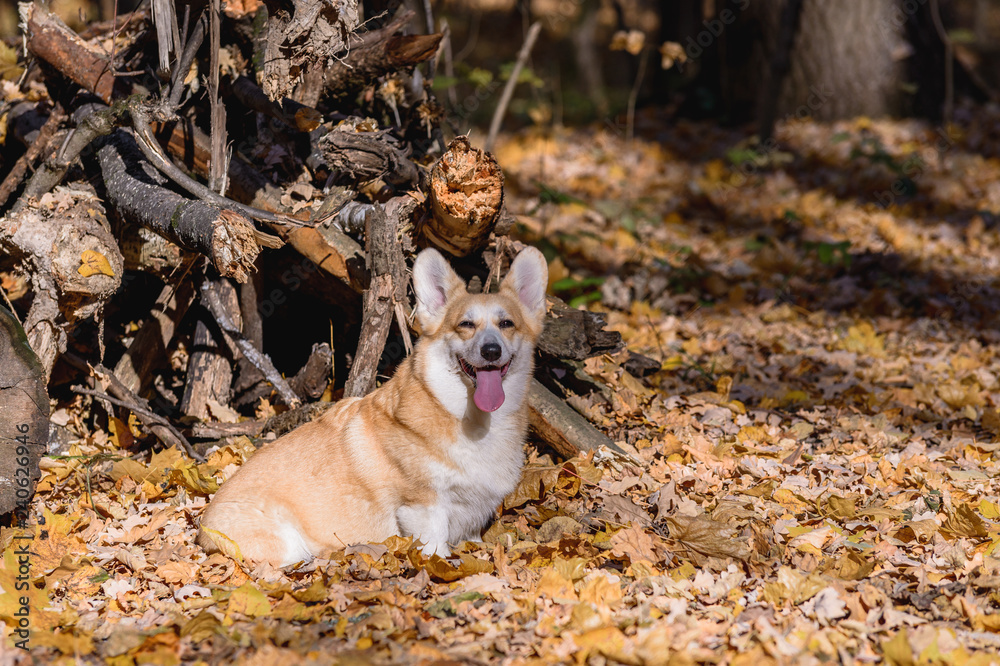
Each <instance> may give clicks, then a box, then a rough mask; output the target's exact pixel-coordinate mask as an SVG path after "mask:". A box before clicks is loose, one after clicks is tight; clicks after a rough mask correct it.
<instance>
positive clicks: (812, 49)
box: [733, 0, 907, 120]
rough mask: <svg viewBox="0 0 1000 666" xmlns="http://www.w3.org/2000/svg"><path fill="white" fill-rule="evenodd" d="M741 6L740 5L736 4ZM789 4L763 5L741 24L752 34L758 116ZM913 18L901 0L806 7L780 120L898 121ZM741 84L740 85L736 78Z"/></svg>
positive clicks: (771, 1) (819, 1) (824, 0)
mask: <svg viewBox="0 0 1000 666" xmlns="http://www.w3.org/2000/svg"><path fill="white" fill-rule="evenodd" d="M737 4H738V3H737ZM785 4H786V0H757V1H755V2H752V3H749V4H748V5H747V6H746V10H745V14H746V15H747V16H745V17H742V18H743V19H750V20H749V21H741V24H742V25H744V26H745V27H747V28H749V29H754V30H755V31H756V32H755V37H756V39H755V45H754V47H753V53H752V56H751V58H750V61H751V63H752V64H751V67H752V68H753V72H752V77H753V79H754V80H755V81H756V82H757V86H756V90H757V93H758V95H759V96H760V97H759V98H758V108H763V107H764V106H765V105H766V102H767V100H765V99H763V96H765V95H767V93H766V90H767V88H768V87H767V86H766V85H765V83H766V81H768V79H769V78H770V77H771V76H772V75H773V71H772V70H773V66H774V50H775V46H776V44H777V43H778V41H779V39H778V38H779V33H780V31H781V17H782V12H783V9H784V7H785ZM906 19H907V15H906V14H905V13H904V12H903V11H902V9H901V8H900V7H899V6H898V3H897V2H896V0H805V2H804V5H803V8H802V14H801V18H800V22H799V28H798V34H797V35H796V36H795V40H794V42H793V46H792V50H791V55H790V60H789V63H788V67H789V68H788V72H787V75H786V76H785V77H784V82H783V83H782V85H781V87H780V91H779V93H778V95H777V96H776V98H775V103H776V110H775V113H776V116H777V118H779V119H780V118H789V117H805V116H811V117H813V118H816V119H819V120H834V119H837V118H848V117H851V116H858V115H865V116H872V117H878V116H885V115H891V114H894V113H897V112H898V111H899V110H900V105H901V101H902V93H901V85H900V84H901V83H902V77H903V74H904V68H903V66H902V62H901V60H900V59H899V54H900V53H901V49H902V48H905V42H904V41H903V32H904V30H905V26H906ZM733 79H734V80H738V77H733Z"/></svg>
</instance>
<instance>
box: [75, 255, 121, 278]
mask: <svg viewBox="0 0 1000 666" xmlns="http://www.w3.org/2000/svg"><path fill="white" fill-rule="evenodd" d="M76 270H77V272H78V273H80V275H82V276H83V277H90V276H91V275H98V274H100V275H108V276H110V277H114V276H115V271H114V269H112V268H111V264H110V263H109V262H108V258H107V257H105V256H104V255H103V254H101V253H100V252H95V251H94V250H84V251H83V252H82V253H81V254H80V267H79V268H78V269H76Z"/></svg>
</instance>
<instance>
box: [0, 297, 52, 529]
mask: <svg viewBox="0 0 1000 666" xmlns="http://www.w3.org/2000/svg"><path fill="white" fill-rule="evenodd" d="M45 384H46V381H45V373H44V371H43V368H42V364H41V363H40V362H39V360H38V357H37V356H36V355H35V353H34V352H33V351H32V350H31V347H30V346H29V345H28V339H27V337H26V336H25V333H24V329H23V328H21V325H20V324H19V323H18V322H17V319H15V318H14V315H13V314H12V313H11V312H10V310H7V309H6V308H5V307H3V306H0V515H6V514H8V513H11V512H12V511H13V512H15V519H16V521H15V522H16V523H17V524H22V523H23V522H24V520H25V519H26V517H27V514H28V504H29V502H30V501H31V497H32V495H33V494H34V492H35V483H36V482H37V481H38V477H39V476H40V474H41V473H40V471H39V469H38V461H39V460H40V459H41V457H42V456H43V455H45V452H46V449H47V448H48V442H49V396H48V394H47V392H46V390H45Z"/></svg>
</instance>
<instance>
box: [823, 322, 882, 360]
mask: <svg viewBox="0 0 1000 666" xmlns="http://www.w3.org/2000/svg"><path fill="white" fill-rule="evenodd" d="M835 346H836V347H837V349H843V350H844V351H849V352H854V353H856V354H862V355H866V356H875V357H882V356H885V335H879V334H878V333H876V332H875V328H874V327H873V326H872V325H871V324H870V323H868V322H867V321H862V322H859V323H858V325H857V326H851V327H850V328H849V329H847V337H846V338H844V339H842V340H840V341H839V342H838V343H837V344H836V345H835Z"/></svg>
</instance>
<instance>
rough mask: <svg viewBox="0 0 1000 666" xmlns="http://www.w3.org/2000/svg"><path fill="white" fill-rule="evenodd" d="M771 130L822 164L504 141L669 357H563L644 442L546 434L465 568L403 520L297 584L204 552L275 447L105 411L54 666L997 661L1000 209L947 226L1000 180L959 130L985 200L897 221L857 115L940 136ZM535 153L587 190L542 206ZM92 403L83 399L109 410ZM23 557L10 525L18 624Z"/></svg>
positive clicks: (585, 140)
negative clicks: (197, 436)
mask: <svg viewBox="0 0 1000 666" xmlns="http://www.w3.org/2000/svg"><path fill="white" fill-rule="evenodd" d="M626 41H627V40H626ZM625 45H626V46H627V43H626V44H625ZM640 120H641V119H640ZM638 126H639V123H637V127H638ZM777 131H778V136H779V138H780V140H781V141H782V143H784V144H788V146H789V149H790V150H794V155H793V154H792V153H791V152H788V153H784V151H782V152H783V153H784V154H782V155H774V156H772V157H771V158H764V159H757V157H753V158H752V159H750V160H749V161H747V162H746V164H750V165H753V171H752V173H751V176H752V177H746V176H744V175H743V174H742V173H741V172H740V170H739V167H738V166H737V165H736V163H735V162H734V161H733V160H734V159H737V158H740V155H742V154H743V153H746V148H747V145H748V144H744V143H741V142H740V141H733V140H731V139H732V138H733V137H732V135H729V134H725V133H716V130H715V129H714V128H706V127H704V126H694V125H688V124H685V123H681V124H680V125H679V126H678V127H675V128H672V130H671V132H669V133H667V135H666V136H665V137H664V139H663V141H662V142H658V143H652V142H644V141H643V140H642V139H641V138H640V136H639V134H641V132H637V137H636V139H635V142H634V147H633V148H632V149H628V148H627V147H626V145H625V144H624V142H623V141H622V140H621V139H620V138H616V137H615V136H613V135H611V134H609V133H598V134H597V135H594V133H587V134H586V135H582V136H581V135H573V134H567V135H559V136H556V137H554V138H553V137H545V136H541V135H537V134H526V135H523V136H521V137H520V138H517V139H514V140H512V141H508V142H507V143H506V144H502V145H501V147H500V149H499V151H498V155H499V157H500V161H501V162H502V163H504V166H505V171H507V172H508V173H509V180H510V182H511V183H512V184H513V185H514V187H512V189H511V191H510V192H509V194H510V200H509V201H508V204H509V206H510V207H511V209H512V210H517V211H522V212H523V211H530V210H535V212H533V213H531V214H530V215H521V216H520V217H519V225H520V226H521V227H523V229H522V233H523V234H524V237H525V238H528V239H530V238H531V237H532V235H533V234H539V235H540V234H541V230H542V228H543V226H544V229H545V232H546V234H545V240H546V242H547V243H549V244H551V247H553V248H554V249H555V250H556V252H557V257H556V259H555V261H554V262H553V266H552V268H551V270H550V275H551V276H552V277H553V278H554V280H555V279H556V278H558V280H555V281H557V282H558V281H562V282H564V283H566V284H569V283H572V284H584V283H585V281H586V280H587V279H590V278H593V277H594V275H601V276H607V277H606V279H604V280H603V283H602V284H600V286H599V288H598V287H595V288H594V291H593V293H594V294H597V293H599V294H600V296H601V298H602V301H601V303H593V304H591V305H590V306H588V307H593V308H600V309H603V310H606V311H607V312H606V314H607V316H608V319H609V321H610V322H611V324H612V326H613V327H614V328H615V329H616V330H619V331H620V332H621V333H622V335H623V337H624V338H625V339H626V340H627V341H628V344H629V351H631V352H635V353H638V354H642V355H643V357H644V358H645V359H646V360H645V361H644V362H643V363H642V364H637V363H635V358H634V357H630V355H629V351H626V352H623V353H621V354H619V355H613V356H601V357H596V358H591V359H588V360H587V361H585V362H583V363H581V364H579V365H567V367H566V368H560V369H559V371H560V372H561V373H563V374H558V373H555V372H553V373H552V374H553V377H550V378H549V379H550V380H551V381H553V382H555V383H558V384H561V385H563V386H565V387H567V388H568V389H572V391H578V393H575V394H573V395H571V396H570V399H569V401H570V403H571V404H572V405H573V406H574V408H576V409H578V410H579V411H581V413H584V414H585V415H587V417H588V418H590V419H592V420H593V421H594V422H595V423H596V424H598V425H599V427H601V428H602V429H604V430H605V432H607V433H608V434H609V436H610V437H611V438H612V439H614V440H615V441H616V442H617V443H618V444H619V446H620V447H622V448H623V449H624V450H626V451H627V452H628V455H626V456H618V455H611V454H609V453H607V452H601V453H599V454H597V455H594V456H590V457H582V458H576V459H573V460H569V461H555V460H553V459H552V458H551V457H549V456H547V455H544V454H541V453H539V452H538V451H536V450H534V447H531V446H529V447H528V452H529V463H528V465H527V466H526V468H525V471H524V475H523V478H522V481H521V483H520V484H519V486H518V488H517V489H516V490H515V492H514V493H512V494H511V495H510V496H509V497H508V498H507V500H506V501H505V503H504V506H503V507H501V508H500V509H499V510H498V512H497V514H496V516H495V517H494V520H493V522H492V524H491V525H489V526H488V528H487V529H486V530H485V531H484V533H483V541H484V542H485V543H465V544H453V551H454V555H453V556H452V557H449V558H440V557H436V556H435V557H430V558H428V557H425V556H423V555H422V554H421V553H420V552H419V547H418V546H417V545H415V544H414V542H413V540H412V539H409V538H399V537H396V538H393V539H389V540H387V541H386V542H384V543H380V544H356V545H353V546H351V547H349V548H347V549H345V550H343V551H339V552H335V553H331V554H329V558H327V559H319V560H315V561H313V562H311V563H305V564H303V565H301V566H299V567H297V568H295V567H293V568H290V569H286V570H280V571H279V570H274V569H270V568H267V567H260V566H256V567H255V566H254V564H253V563H251V562H244V561H243V560H242V558H241V557H240V553H239V552H238V550H237V549H235V548H234V547H233V546H234V545H233V544H231V542H227V540H226V539H225V537H224V535H220V534H217V533H215V534H213V533H209V534H208V537H209V538H211V539H215V540H216V543H217V544H218V545H219V547H220V549H221V550H222V552H221V553H214V554H212V555H208V554H206V553H205V552H204V551H203V550H202V549H201V548H200V547H199V546H198V545H197V544H196V543H195V541H194V539H195V535H196V533H197V521H198V517H199V516H200V513H201V511H202V510H203V509H204V506H205V503H206V501H207V499H208V497H209V496H210V495H211V494H212V493H213V492H214V491H215V490H216V489H217V487H218V484H220V483H221V482H223V481H224V480H225V478H227V477H228V476H229V475H231V474H232V473H233V471H234V470H235V469H236V468H237V467H238V466H239V465H241V464H242V463H243V462H245V460H247V459H248V458H249V457H250V456H251V455H253V453H254V451H255V447H254V444H253V443H252V442H251V441H250V440H249V439H247V438H245V437H240V438H232V439H228V440H224V441H222V442H219V444H218V447H217V448H214V449H213V450H210V451H209V452H208V455H207V461H206V462H205V463H201V464H196V463H194V462H193V461H191V460H190V459H188V458H187V457H186V456H185V455H184V454H183V453H182V452H181V451H178V450H176V449H171V448H167V449H161V450H158V451H156V452H154V453H151V454H150V453H148V452H141V451H138V450H137V447H136V446H135V442H131V441H130V439H129V436H131V437H133V438H137V437H141V435H142V433H140V432H134V431H133V429H132V428H131V427H129V424H128V423H126V422H124V421H122V422H112V423H113V426H112V427H111V428H110V430H111V431H112V432H109V433H104V432H101V431H100V430H99V429H98V430H95V431H87V432H81V433H80V434H81V437H80V440H79V441H75V442H74V443H73V444H71V445H70V448H69V449H68V451H67V452H66V455H65V456H63V457H58V458H55V457H53V458H48V459H45V460H44V461H43V464H42V470H43V477H42V479H41V480H40V482H39V485H38V488H39V490H38V497H37V498H36V500H35V502H34V504H33V505H32V510H33V512H34V514H35V515H36V516H37V517H38V519H39V520H37V521H36V522H37V523H38V524H37V525H35V526H33V527H32V529H31V530H30V531H29V533H27V534H26V536H30V537H31V538H32V540H33V541H32V544H33V545H32V548H33V550H32V552H33V553H34V554H35V555H34V559H33V560H32V565H31V566H32V568H31V572H30V574H29V579H30V586H29V588H28V589H26V590H25V593H26V594H27V595H28V597H29V601H30V604H29V607H30V613H31V622H32V626H33V628H34V629H35V630H36V632H37V633H38V634H39V635H40V634H41V631H47V633H46V634H45V638H44V639H39V640H38V641H34V642H33V643H32V649H33V650H34V651H35V652H36V654H37V657H36V660H38V661H53V660H57V659H60V658H76V657H78V656H79V657H86V658H88V659H95V660H96V659H103V660H106V661H109V662H110V663H115V664H126V663H128V664H131V663H178V662H179V661H192V662H193V661H197V660H199V659H200V660H203V661H211V660H212V659H218V658H220V657H219V656H218V655H226V657H225V658H226V659H230V658H231V659H232V660H233V661H235V662H238V661H239V660H243V662H244V663H261V664H264V663H266V664H272V663H273V664H281V663H288V664H297V663H303V662H306V661H310V660H311V661H312V662H315V663H332V662H335V661H339V662H357V663H425V662H426V663H469V662H476V663H511V664H513V663H578V664H584V663H605V662H608V663H625V664H667V663H731V664H751V665H752V666H760V665H762V664H767V663H798V662H800V661H801V662H809V663H811V662H817V663H832V662H841V663H851V662H859V663H860V662H865V663H867V662H877V661H878V660H879V659H882V660H883V661H885V662H886V663H895V664H921V663H943V664H977V663H989V662H990V661H991V660H995V654H996V653H997V651H998V649H1000V640H998V638H997V636H1000V619H998V618H1000V596H998V595H997V590H998V589H1000V558H998V557H997V549H998V548H1000V499H998V497H1000V443H998V436H1000V411H998V408H1000V379H998V378H1000V354H998V353H997V351H996V345H995V342H996V341H995V339H994V338H995V335H993V333H992V332H991V331H994V330H995V329H996V328H997V324H1000V322H997V317H996V316H995V313H996V312H998V311H1000V307H998V306H997V303H998V302H1000V298H997V297H996V295H995V294H993V292H991V291H989V290H990V289H992V287H991V285H992V282H991V281H995V280H996V276H995V272H996V271H995V270H994V269H993V268H991V267H992V266H993V265H994V263H990V262H994V261H995V260H994V258H993V257H994V256H995V251H996V248H998V247H1000V227H997V225H995V224H993V223H992V222H990V223H985V222H982V220H981V221H980V223H979V224H975V223H970V224H969V225H968V226H969V228H970V229H975V233H964V232H963V233H955V231H954V229H951V228H950V226H949V225H950V222H949V223H946V222H943V221H942V217H941V216H943V215H947V213H946V212H942V211H945V210H947V206H948V205H954V206H957V208H956V210H966V209H969V210H972V209H973V208H974V209H975V210H994V209H995V207H996V206H995V202H992V200H988V199H987V197H986V195H980V194H976V193H977V192H987V191H988V190H989V188H992V187H994V186H993V183H995V182H1000V167H998V166H997V165H995V164H993V163H992V162H990V161H988V160H983V159H980V158H979V157H978V156H972V155H965V154H964V153H962V151H961V150H959V149H957V148H956V152H955V153H953V154H952V157H954V158H956V159H957V158H961V159H963V160H968V164H967V167H968V168H965V167H963V169H964V171H963V173H962V175H961V176H960V177H959V176H957V175H956V173H957V171H955V170H950V169H949V167H948V166H947V165H948V163H949V160H950V159H951V157H949V158H947V159H944V160H941V164H942V166H940V167H939V166H936V165H935V166H933V167H930V168H932V170H933V178H932V177H931V174H930V173H929V174H928V176H927V178H928V180H927V181H926V182H928V183H930V181H931V180H934V181H935V182H938V181H941V182H951V183H952V185H954V184H956V183H959V182H960V183H962V184H963V187H964V183H965V182H966V179H971V180H973V181H975V182H976V183H978V184H977V185H976V188H978V189H976V188H972V189H971V190H969V191H968V192H966V194H965V195H963V196H967V197H968V201H961V202H952V203H951V204H947V205H946V204H945V202H942V201H938V200H933V199H932V198H930V197H928V198H927V199H926V200H921V199H919V198H918V200H917V202H916V205H913V206H910V208H908V209H907V212H902V211H900V210H897V209H889V210H885V211H881V210H880V211H870V210H868V209H867V207H866V205H865V204H863V203H859V199H863V198H864V196H865V192H858V191H856V190H857V187H859V185H858V183H864V182H866V180H865V174H867V173H868V172H867V171H865V169H869V168H871V166H872V165H871V164H870V163H868V161H867V160H865V159H863V158H857V157H855V158H851V157H850V156H849V155H850V153H851V149H852V145H853V144H855V143H857V140H856V139H857V137H858V135H859V133H861V132H864V133H874V134H877V135H878V136H880V137H881V140H882V141H884V142H886V144H887V145H890V146H895V147H898V146H900V145H902V143H901V140H897V139H895V138H894V137H898V136H903V135H905V136H907V137H908V138H907V141H909V142H911V143H915V144H918V145H919V144H920V143H921V141H924V140H925V138H921V137H922V135H921V134H920V132H919V131H917V130H914V129H913V128H912V127H909V126H903V125H898V124H893V123H891V122H889V121H884V122H883V121H868V122H867V124H865V126H864V127H863V128H861V127H860V126H855V125H852V124H850V123H842V124H838V125H834V126H821V125H816V124H814V123H809V122H799V121H793V122H789V123H781V124H779V127H778V130H777ZM838 132H840V133H844V134H845V135H846V136H847V138H846V139H844V140H843V141H834V140H833V138H832V137H833V136H834V135H835V134H836V133H838ZM894 141H895V143H893V142H894ZM713 142H728V143H725V145H722V144H721V143H720V144H719V145H717V146H714V147H713V146H712V145H708V146H707V147H706V144H712V143H713ZM734 146H735V147H736V148H735V149H734V148H733V147H734ZM719 147H721V148H723V150H714V148H719ZM708 148H713V149H712V150H709V149H708ZM703 149H704V150H703ZM741 151H743V152H742V153H741ZM691 154H698V155H705V156H709V155H714V156H717V155H726V154H728V156H727V158H726V159H714V158H712V159H705V160H700V161H699V160H693V161H691V160H689V159H688V158H687V155H691ZM743 156H744V157H750V156H749V155H743ZM758 157H759V156H758ZM788 159H793V160H796V161H795V162H793V163H792V164H791V165H790V164H789V163H788ZM803 160H805V161H806V163H803ZM852 160H853V161H852ZM855 162H857V163H859V164H855ZM935 163H936V160H935ZM540 173H541V174H549V175H551V174H557V175H558V176H557V177H558V179H559V182H560V183H564V184H566V186H567V187H569V188H573V189H572V192H573V196H574V197H576V198H577V199H578V201H574V202H573V203H563V204H559V203H546V202H544V201H541V200H540V197H538V196H537V195H536V194H533V193H536V192H537V189H538V186H537V180H538V178H539V177H540V176H539V174H540ZM838 188H839V189H838ZM852 188H853V189H852ZM838 191H840V192H841V194H842V193H843V192H847V193H848V194H847V195H844V196H842V195H841V194H838ZM935 191H936V190H935ZM963 191H965V190H963ZM921 196H923V195H921ZM990 196H995V195H990ZM970 207H972V208H970ZM975 216H976V217H980V216H983V217H984V216H985V213H983V214H982V215H980V213H976V215H975ZM925 217H926V218H927V219H924V218H925ZM984 219H985V217H984ZM748 221H750V222H752V224H749V225H748V224H747V222H748ZM963 224H964V222H963ZM963 228H964V227H963ZM845 243H846V245H845ZM886 247H892V248H894V250H895V252H897V253H898V254H897V255H890V254H886V253H885V248H886ZM93 259H95V261H97V264H95V265H98V264H99V260H96V258H93ZM83 265H84V262H81V267H83ZM87 265H90V264H89V263H88V264H87ZM98 269H99V266H98ZM98 272H99V270H98ZM978 275H984V276H987V277H988V279H986V280H978V278H975V277H974V276H978ZM5 279H6V278H5ZM977 280H978V281H977ZM594 284H596V283H594ZM977 285H978V286H977ZM967 287H975V289H969V288H967ZM588 293H589V292H588ZM983 293H984V294H985V295H982V294H983ZM591 295H593V294H591ZM588 298H589V296H588ZM262 409H263V410H264V411H263V412H262V415H266V412H267V410H269V409H271V408H270V407H263V406H262ZM78 410H79V407H78V406H68V407H63V408H62V411H63V417H61V418H62V419H63V423H70V424H71V427H75V428H76V429H77V430H81V431H82V430H86V429H87V428H88V427H91V426H86V425H84V424H89V423H93V421H92V420H91V419H89V417H88V416H87V415H86V414H83V413H80V412H79V411H78ZM217 416H218V417H220V418H222V417H225V418H231V417H232V416H233V415H232V414H230V415H225V414H223V412H222V411H220V412H219V413H218V414H217ZM130 445H131V448H129V447H130ZM126 456H129V457H126ZM42 521H44V523H43V522H42ZM3 543H5V544H12V543H15V542H14V541H13V540H12V533H11V532H9V531H6V530H5V531H4V532H3ZM12 558H13V556H12V547H11V546H8V547H7V549H6V550H5V552H4V557H3V561H2V565H3V566H2V568H0V589H2V590H3V593H2V594H0V618H2V619H3V620H4V622H5V623H6V624H7V626H8V627H9V626H13V625H12V622H13V621H15V620H16V616H15V613H17V612H18V609H19V604H18V603H17V602H18V601H19V599H17V598H15V597H13V596H11V595H10V592H9V589H11V588H12V587H13V586H16V585H17V583H18V582H19V581H18V580H17V566H18V563H17V561H16V559H12ZM57 627H58V629H57ZM49 630H51V631H49ZM7 636H8V640H9V636H10V634H9V630H8V634H7Z"/></svg>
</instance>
